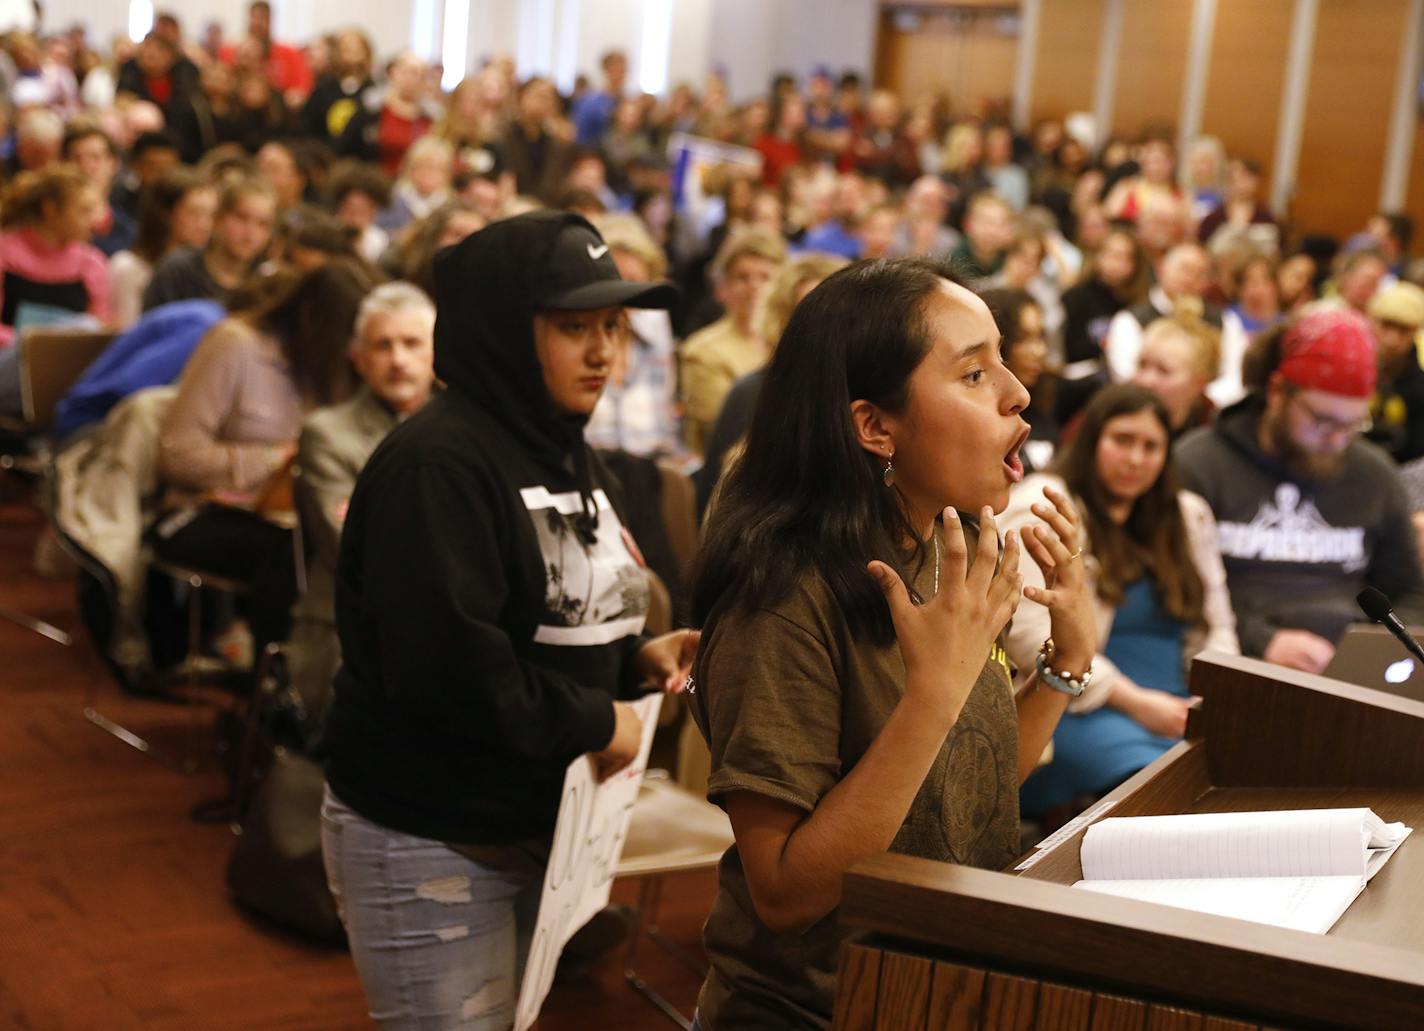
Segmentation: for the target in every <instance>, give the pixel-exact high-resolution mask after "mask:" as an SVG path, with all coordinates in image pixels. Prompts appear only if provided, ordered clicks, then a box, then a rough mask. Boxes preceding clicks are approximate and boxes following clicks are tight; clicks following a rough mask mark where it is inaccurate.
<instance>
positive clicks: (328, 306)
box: [243, 257, 379, 405]
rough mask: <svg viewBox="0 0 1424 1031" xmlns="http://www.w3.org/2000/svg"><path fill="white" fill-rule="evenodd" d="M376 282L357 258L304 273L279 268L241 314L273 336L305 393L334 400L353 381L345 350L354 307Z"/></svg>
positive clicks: (348, 391)
mask: <svg viewBox="0 0 1424 1031" xmlns="http://www.w3.org/2000/svg"><path fill="white" fill-rule="evenodd" d="M378 283H379V278H378V277H377V275H376V273H375V272H374V271H373V270H372V269H371V267H370V266H369V265H367V264H366V263H365V262H363V261H361V260H360V259H359V258H347V257H337V258H332V259H331V260H330V261H328V262H327V263H326V264H324V265H322V266H321V267H320V268H316V269H313V270H312V271H310V272H307V273H305V274H303V275H296V274H293V273H291V272H282V273H278V274H277V275H276V276H274V277H272V279H271V280H269V281H268V282H267V283H265V284H264V286H263V289H262V291H261V296H260V297H259V298H258V299H257V301H256V302H255V303H254V304H253V306H252V307H251V308H249V309H248V310H247V311H245V312H243V317H244V318H246V319H247V321H249V322H251V323H252V324H253V325H254V326H256V327H257V328H258V329H260V330H262V331H263V332H266V333H270V334H271V335H272V336H273V337H274V338H275V339H276V340H277V343H278V345H279V346H280V347H281V348H282V354H283V355H284V356H285V357H286V359H287V362H288V363H289V364H290V366H291V370H292V379H293V380H294V381H295V382H296V385H297V389H298V390H299V391H300V392H301V394H302V396H303V397H304V398H307V399H308V400H309V401H311V402H313V403H315V404H318V405H329V404H333V403H335V402H337V401H341V400H344V399H345V398H346V397H348V396H349V395H350V394H351V391H352V389H353V388H354V387H355V373H354V371H353V370H352V368H351V362H350V360H349V359H348V358H347V352H348V351H349V349H350V347H351V338H352V333H353V332H354V330H355V325H356V312H357V310H358V309H359V308H360V307H361V302H362V301H363V300H365V298H366V295H367V294H368V293H370V292H371V291H372V290H373V289H375V287H376V285H377V284H378Z"/></svg>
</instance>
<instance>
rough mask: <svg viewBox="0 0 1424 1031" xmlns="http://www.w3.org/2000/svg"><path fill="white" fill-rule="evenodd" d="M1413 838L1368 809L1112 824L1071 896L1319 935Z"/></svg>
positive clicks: (1090, 838) (1087, 841)
mask: <svg viewBox="0 0 1424 1031" xmlns="http://www.w3.org/2000/svg"><path fill="white" fill-rule="evenodd" d="M1412 829H1413V828H1410V827H1406V826H1405V825H1404V824H1402V823H1385V822H1384V821H1382V820H1381V819H1380V818H1379V817H1378V816H1376V815H1375V813H1374V812H1373V810H1370V809H1302V810H1290V811H1285V812H1263V813H1205V814H1194V815H1187V816H1136V817H1113V818H1111V819H1107V820H1102V821H1100V822H1098V823H1096V824H1094V825H1093V826H1092V827H1090V828H1088V832H1087V833H1086V834H1085V835H1084V836H1083V846H1082V860H1083V880H1081V881H1078V882H1077V883H1076V884H1075V885H1074V887H1075V888H1086V889H1087V890H1089V891H1097V892H1102V893H1103V894H1106V895H1119V896H1121V897H1123V898H1132V899H1139V900H1141V901H1143V902H1157V903H1160V904H1162V905H1165V906H1177V907H1180V908H1182V909H1193V910H1196V911H1197V912H1201V913H1215V914H1217V915H1219V916H1230V917H1236V918H1237V919H1239V920H1253V921H1256V922H1258V923H1263V924H1273V925H1275V926H1277V927H1287V928H1292V929H1294V930H1298V931H1310V932H1313V933H1315V934H1324V933H1325V932H1326V931H1328V930H1330V928H1331V927H1333V926H1334V925H1335V922H1336V921H1337V920H1339V919H1340V917H1341V915H1342V914H1343V913H1344V912H1345V910H1346V909H1348V908H1349V907H1350V904H1351V903H1352V902H1354V901H1355V899H1356V898H1357V897H1358V896H1359V894H1360V892H1361V891H1363V890H1364V888H1365V883H1366V882H1367V881H1368V880H1369V879H1370V878H1371V877H1373V876H1374V875H1375V874H1376V873H1378V872H1379V870H1380V868H1381V867H1383V866H1384V864H1385V862H1386V861H1387V860H1388V859H1389V857H1390V856H1392V855H1393V854H1394V851H1395V849H1397V848H1399V846H1400V844H1401V843H1402V842H1403V841H1404V839H1405V838H1407V837H1408V836H1409V834H1410V833H1411V831H1412Z"/></svg>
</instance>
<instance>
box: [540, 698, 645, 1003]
mask: <svg viewBox="0 0 1424 1031" xmlns="http://www.w3.org/2000/svg"><path fill="white" fill-rule="evenodd" d="M662 704H663V696H662V695H660V694H651V695H647V696H646V697H644V698H640V699H639V700H638V701H636V702H633V703H632V705H633V708H634V709H636V710H637V712H638V718H639V719H640V720H642V721H643V742H642V745H641V746H640V747H639V748H638V758H637V759H635V760H633V762H632V763H630V764H629V765H628V766H626V767H624V768H623V769H622V770H620V771H619V772H618V773H616V774H614V775H613V776H612V777H609V778H608V779H607V780H606V781H604V782H603V783H601V784H600V783H599V782H598V780H597V779H596V778H595V777H594V767H593V760H592V759H590V758H589V757H588V756H586V755H581V756H579V757H578V758H577V759H575V760H574V761H573V762H572V763H570V764H569V769H568V772H567V773H566V774H565V775H564V794H563V800H562V801H561V802H560V803H559V819H558V822H557V823H556V824H555V825H554V844H553V847H552V848H551V849H550V850H549V866H548V868H547V869H545V871H544V892H543V894H542V895H541V896H540V898H539V918H538V920H537V921H535V924H534V937H533V940H532V941H531V942H530V944H529V961H528V963H527V964H526V965H525V967H524V981H523V983H522V984H521V985H520V988H519V1006H518V1008H517V1009H516V1010H515V1017H514V1031H527V1028H528V1027H529V1025H530V1024H533V1023H534V1021H535V1020H536V1019H538V1017H539V1010H540V1008H541V1007H542V1006H543V1005H544V1000H545V999H546V998H548V995H549V988H550V986H551V985H553V983H554V969H555V968H556V967H557V966H558V964H559V956H560V954H561V953H562V952H563V951H564V945H565V944H566V943H567V942H568V940H569V938H571V937H572V936H573V933H574V932H575V931H577V930H578V929H579V928H580V927H582V926H583V925H584V924H586V923H588V921H589V918H590V917H592V916H593V915H594V914H595V913H597V912H598V911H599V910H601V909H602V908H603V907H604V906H606V905H608V893H609V890H610V889H611V888H612V886H613V871H614V870H615V868H617V866H618V860H619V858H620V857H621V856H622V854H623V841H624V839H625V838H627V837H628V821H629V819H630V818H631V817H632V815H633V803H634V802H636V801H637V799H638V788H639V787H640V786H641V785H642V783H643V771H644V770H646V769H647V768H648V752H649V751H650V750H651V749H652V747H653V731H655V730H656V729H657V726H658V712H659V711H660V710H661V709H662Z"/></svg>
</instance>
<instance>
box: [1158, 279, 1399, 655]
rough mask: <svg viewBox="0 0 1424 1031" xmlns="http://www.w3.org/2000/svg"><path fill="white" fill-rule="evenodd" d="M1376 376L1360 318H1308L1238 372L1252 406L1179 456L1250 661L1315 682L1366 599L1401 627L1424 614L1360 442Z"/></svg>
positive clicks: (1368, 448)
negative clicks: (1213, 539) (1210, 524)
mask: <svg viewBox="0 0 1424 1031" xmlns="http://www.w3.org/2000/svg"><path fill="white" fill-rule="evenodd" d="M1376 368H1377V360H1376V357H1375V342H1374V337H1373V334H1372V333H1371V330H1370V325H1369V323H1368V322H1367V321H1366V320H1365V319H1364V318H1363V317H1362V316H1360V315H1359V314H1358V313H1356V312H1354V311H1353V310H1351V309H1349V308H1346V307H1344V306H1343V305H1329V304H1321V305H1316V306H1313V307H1312V308H1310V309H1307V310H1306V311H1305V312H1304V313H1303V314H1302V315H1301V316H1300V317H1298V318H1297V319H1295V320H1294V321H1292V322H1290V323H1289V324H1287V325H1286V326H1284V327H1282V328H1280V329H1277V330H1275V331H1273V332H1271V333H1269V334H1266V335H1264V336H1262V337H1261V338H1260V339H1259V340H1258V341H1257V342H1256V344H1255V346H1254V347H1253V348H1252V350H1251V352H1250V353H1249V354H1248V356H1247V360H1246V363H1245V368H1244V377H1243V378H1244V380H1245V382H1246V385H1247V387H1248V389H1249V390H1250V394H1249V395H1248V396H1247V397H1246V398H1245V400H1243V401H1241V402H1239V403H1237V404H1235V405H1233V406H1232V407H1230V408H1228V409H1226V410H1225V411H1223V412H1222V413H1221V415H1220V416H1219V417H1218V418H1217V421H1216V423H1215V424H1214V425H1212V426H1209V427H1204V428H1203V429H1200V430H1197V431H1194V432H1193V433H1191V434H1190V435H1188V436H1187V437H1186V438H1184V439H1183V441H1182V443H1181V445H1180V446H1179V447H1178V449H1177V464H1178V468H1179V470H1180V472H1181V474H1182V477H1183V480H1184V481H1185V484H1186V486H1188V487H1189V488H1191V489H1192V490H1194V491H1196V492H1197V493H1198V494H1200V495H1202V496H1203V497H1204V498H1206V500H1207V502H1208V503H1209V504H1210V505H1211V508H1212V511H1213V512H1214V513H1215V515H1216V520H1217V526H1218V531H1219V533H1218V540H1219V543H1220V546H1221V557H1222V561H1223V562H1224V564H1225V566H1226V579H1227V586H1228V587H1229V588H1230V590H1231V601H1232V607H1233V608H1234V609H1235V610H1236V622H1237V627H1236V629H1237V634H1238V636H1239V637H1240V640H1241V650H1242V652H1243V653H1244V654H1246V655H1252V656H1256V657H1260V658H1264V659H1265V660H1266V661H1268V662H1276V663H1280V664H1281V665H1284V666H1291V667H1294V668H1296V669H1303V670H1306V671H1308V672H1311V673H1319V672H1320V671H1321V670H1323V669H1324V668H1325V666H1326V665H1327V664H1328V663H1329V662H1330V660H1331V658H1333V657H1334V654H1335V645H1336V644H1337V643H1338V641H1339V639H1340V637H1341V635H1342V634H1343V633H1344V632H1345V628H1346V627H1347V626H1348V625H1349V624H1351V623H1354V622H1360V621H1361V620H1362V617H1361V616H1360V611H1359V608H1358V606H1357V605H1356V602H1355V596H1356V595H1357V594H1358V593H1359V592H1360V590H1361V589H1362V588H1363V587H1365V586H1367V585H1368V586H1371V587H1375V588H1377V589H1379V590H1381V591H1383V592H1384V593H1385V594H1386V595H1388V596H1389V597H1390V598H1391V599H1392V600H1393V601H1394V604H1395V608H1396V610H1402V611H1401V615H1402V616H1404V617H1405V618H1408V617H1407V615H1406V614H1407V613H1408V612H1409V611H1410V610H1411V609H1413V610H1415V611H1418V609H1419V608H1420V605H1421V602H1424V578H1421V573H1420V565H1419V554H1418V549H1417V544H1416V538H1415V534H1414V530H1413V528H1412V526H1411V524H1410V520H1409V506H1408V504H1407V502H1406V500H1405V494H1404V488H1403V486H1402V485H1401V484H1400V481H1399V477H1398V474H1397V473H1396V471H1395V465H1394V462H1393V461H1391V459H1390V458H1389V456H1388V455H1387V454H1386V453H1385V452H1384V451H1382V450H1381V449H1379V448H1378V447H1376V446H1375V445H1373V444H1371V443H1369V442H1367V441H1365V440H1362V439H1361V438H1360V434H1361V433H1362V431H1364V430H1365V429H1366V427H1367V424H1368V416H1369V411H1370V399H1371V397H1372V396H1373V394H1374V391H1375V380H1376Z"/></svg>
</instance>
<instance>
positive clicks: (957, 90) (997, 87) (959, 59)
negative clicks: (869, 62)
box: [875, 9, 1018, 115]
mask: <svg viewBox="0 0 1424 1031" xmlns="http://www.w3.org/2000/svg"><path fill="white" fill-rule="evenodd" d="M1017 53H1018V38H1017V36H1015V35H1014V34H1013V33H1012V32H1008V31H1005V27H1004V20H1003V19H1002V18H999V17H997V16H995V15H994V14H993V13H992V12H978V13H975V12H967V13H965V14H963V15H961V16H955V15H952V14H948V13H946V12H943V11H936V10H933V9H930V10H926V11H925V12H923V13H916V12H906V11H902V12H899V13H898V14H897V13H891V12H886V13H883V14H882V15H881V27H880V41H879V46H878V47H877V48H876V54H877V57H878V61H877V68H876V75H875V84H876V85H877V86H883V87H886V88H888V89H892V90H894V91H895V92H897V93H899V94H900V96H901V97H903V98H904V100H905V101H906V103H910V104H913V103H915V102H916V101H917V100H920V99H922V98H925V97H934V96H938V95H944V96H947V97H948V98H949V102H950V108H951V110H952V111H954V112H955V114H962V115H968V114H979V113H981V112H982V111H983V110H984V108H983V105H984V103H985V102H996V101H1000V100H1002V99H1003V98H1004V97H1007V96H1009V95H1011V94H1012V93H1013V89H1014V56H1015V55H1016V54H1017Z"/></svg>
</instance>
